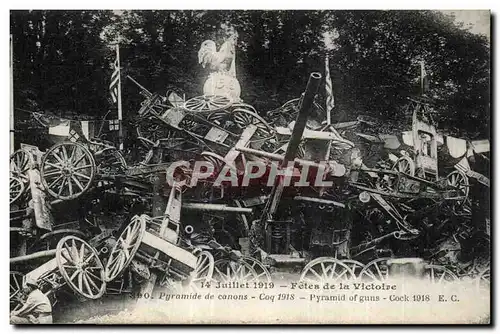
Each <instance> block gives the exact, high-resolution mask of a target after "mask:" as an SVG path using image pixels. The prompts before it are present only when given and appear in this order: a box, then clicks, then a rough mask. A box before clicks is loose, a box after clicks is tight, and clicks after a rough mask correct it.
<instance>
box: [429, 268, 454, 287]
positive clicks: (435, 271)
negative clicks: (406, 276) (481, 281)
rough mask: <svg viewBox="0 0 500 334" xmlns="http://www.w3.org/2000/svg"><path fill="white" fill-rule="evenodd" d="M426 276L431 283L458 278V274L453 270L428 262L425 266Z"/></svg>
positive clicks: (445, 281)
mask: <svg viewBox="0 0 500 334" xmlns="http://www.w3.org/2000/svg"><path fill="white" fill-rule="evenodd" d="M424 277H425V278H426V279H428V280H429V283H431V284H443V283H447V282H452V281H455V280H458V277H457V275H455V274H454V273H453V272H452V271H451V270H449V269H446V267H444V266H439V265H435V264H428V265H426V266H425V271H424Z"/></svg>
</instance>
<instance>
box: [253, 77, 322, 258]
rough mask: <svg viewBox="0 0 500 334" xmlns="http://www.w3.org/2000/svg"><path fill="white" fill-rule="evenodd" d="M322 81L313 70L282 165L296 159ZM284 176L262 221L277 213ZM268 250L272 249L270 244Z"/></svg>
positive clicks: (270, 198)
mask: <svg viewBox="0 0 500 334" xmlns="http://www.w3.org/2000/svg"><path fill="white" fill-rule="evenodd" d="M320 81H321V74H320V73H318V72H313V73H311V75H310V76H309V81H308V82H307V86H306V90H305V92H304V95H303V96H302V101H301V103H300V107H299V115H298V116H297V120H296V121H295V125H294V127H293V130H292V134H291V136H290V141H289V142H288V147H287V149H286V152H285V156H284V157H283V160H282V162H281V166H282V167H283V166H284V167H285V168H286V167H287V166H288V162H289V161H294V160H295V156H296V155H297V150H298V148H299V144H300V141H301V140H302V135H303V134H304V129H305V127H306V123H307V118H308V117H309V113H310V110H311V107H312V104H313V102H314V97H315V96H316V92H317V91H318V88H319V83H320ZM283 188H284V184H283V178H276V180H274V186H273V189H272V190H271V194H270V197H269V200H268V201H267V203H266V207H265V208H264V210H263V211H262V216H261V219H260V221H261V223H266V222H267V221H271V220H273V216H274V214H275V213H276V210H277V208H278V205H279V202H280V200H281V195H282V193H283ZM268 250H270V248H269V245H268Z"/></svg>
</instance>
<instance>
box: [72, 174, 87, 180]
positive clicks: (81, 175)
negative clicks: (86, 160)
mask: <svg viewBox="0 0 500 334" xmlns="http://www.w3.org/2000/svg"><path fill="white" fill-rule="evenodd" d="M73 174H74V175H76V176H79V177H83V178H84V179H87V180H90V179H91V177H90V176H88V175H85V174H82V173H78V172H74V173H73Z"/></svg>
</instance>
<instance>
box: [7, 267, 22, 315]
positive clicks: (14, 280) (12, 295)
mask: <svg viewBox="0 0 500 334" xmlns="http://www.w3.org/2000/svg"><path fill="white" fill-rule="evenodd" d="M9 276H10V282H9V284H10V288H9V300H10V308H11V310H13V309H15V308H16V307H17V306H18V305H20V303H21V301H22V291H23V279H24V275H23V274H22V273H20V272H18V271H11V272H10V275H9Z"/></svg>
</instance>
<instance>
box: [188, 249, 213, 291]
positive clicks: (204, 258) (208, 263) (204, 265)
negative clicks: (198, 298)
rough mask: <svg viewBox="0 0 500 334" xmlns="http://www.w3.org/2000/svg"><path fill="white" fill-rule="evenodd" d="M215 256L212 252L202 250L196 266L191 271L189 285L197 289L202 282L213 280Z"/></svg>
mask: <svg viewBox="0 0 500 334" xmlns="http://www.w3.org/2000/svg"><path fill="white" fill-rule="evenodd" d="M214 263H215V261H214V257H213V255H212V254H211V253H210V252H207V251H201V252H200V253H199V254H198V259H197V260H196V268H195V269H194V270H193V272H192V273H191V279H190V282H189V285H190V287H191V288H192V289H194V290H197V289H198V288H199V287H200V285H201V284H203V283H209V282H211V281H212V277H213V275H214Z"/></svg>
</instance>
